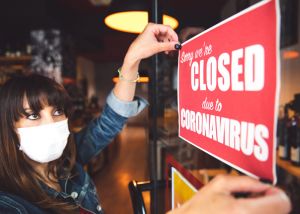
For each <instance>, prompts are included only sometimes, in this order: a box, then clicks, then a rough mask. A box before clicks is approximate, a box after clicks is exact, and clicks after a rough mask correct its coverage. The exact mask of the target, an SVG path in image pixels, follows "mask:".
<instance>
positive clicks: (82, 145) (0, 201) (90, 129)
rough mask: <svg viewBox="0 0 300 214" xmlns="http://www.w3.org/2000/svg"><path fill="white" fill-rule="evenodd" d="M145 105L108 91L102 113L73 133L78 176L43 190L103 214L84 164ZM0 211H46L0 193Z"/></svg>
mask: <svg viewBox="0 0 300 214" xmlns="http://www.w3.org/2000/svg"><path fill="white" fill-rule="evenodd" d="M146 105H147V101H146V100H144V99H142V98H139V97H135V99H134V101H132V102H124V101H121V100H119V99H118V98H117V97H116V96H115V95H114V94H113V92H111V93H110V94H109V96H108V97H107V100H106V105H105V107H104V110H103V112H102V114H101V116H100V117H99V118H96V119H94V120H93V121H91V122H90V123H89V124H88V126H87V127H86V128H85V129H83V130H81V131H80V132H79V133H76V134H74V138H75V143H76V146H77V163H76V165H75V167H76V171H77V175H76V176H75V177H72V178H70V179H66V180H60V181H59V183H60V186H61V189H62V192H57V191H56V190H54V189H52V188H50V187H48V186H46V185H45V184H42V187H43V189H44V190H45V191H46V192H47V193H48V194H49V195H51V196H52V197H56V198H60V199H62V200H64V201H66V202H70V203H75V204H77V205H78V206H79V207H80V209H83V210H86V211H88V212H90V213H103V211H102V208H101V205H100V203H99V198H98V196H97V191H96V187H95V185H94V183H93V181H92V180H91V178H90V177H89V175H88V174H87V173H86V172H85V171H84V170H83V165H84V164H86V163H87V162H88V161H89V160H90V159H91V158H92V157H94V156H95V155H97V154H98V153H99V152H100V151H101V150H102V149H103V148H105V147H106V146H107V145H108V144H109V143H110V142H111V140H112V139H113V138H114V137H115V136H116V135H117V134H118V133H119V132H120V130H121V129H122V128H123V125H124V124H125V122H126V121H127V118H128V117H131V116H135V115H137V114H138V113H139V112H141V111H142V110H143V109H144V108H145V106H146ZM0 213H7V214H10V213H11V214H12V213H22V214H27V213H34V214H44V213H45V211H43V210H41V209H40V208H38V207H37V206H35V205H33V204H32V203H29V202H28V201H26V199H23V198H20V197H18V196H15V195H12V194H9V193H4V192H0Z"/></svg>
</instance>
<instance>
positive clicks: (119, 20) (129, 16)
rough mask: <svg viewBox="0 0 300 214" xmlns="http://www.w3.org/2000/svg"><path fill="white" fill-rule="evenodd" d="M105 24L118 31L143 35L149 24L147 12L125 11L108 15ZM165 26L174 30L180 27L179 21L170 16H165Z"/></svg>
mask: <svg viewBox="0 0 300 214" xmlns="http://www.w3.org/2000/svg"><path fill="white" fill-rule="evenodd" d="M104 23H105V24H106V25H107V26H108V27H110V28H112V29H114V30H118V31H123V32H127V33H141V32H142V31H143V30H144V28H145V26H146V25H147V23H148V12H147V11H123V12H117V13H113V14H110V15H108V16H107V17H106V18H105V19H104ZM163 24H166V25H170V26H171V27H172V28H173V29H176V28H177V27H178V21H177V20H176V19H175V18H173V17H171V16H168V15H165V14H164V15H163Z"/></svg>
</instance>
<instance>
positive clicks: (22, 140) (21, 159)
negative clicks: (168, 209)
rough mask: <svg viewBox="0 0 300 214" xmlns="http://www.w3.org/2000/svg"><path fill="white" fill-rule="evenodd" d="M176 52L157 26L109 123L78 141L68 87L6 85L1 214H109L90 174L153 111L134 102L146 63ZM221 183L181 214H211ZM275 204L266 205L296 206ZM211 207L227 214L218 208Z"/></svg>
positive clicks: (142, 40)
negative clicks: (95, 160) (128, 127)
mask: <svg viewBox="0 0 300 214" xmlns="http://www.w3.org/2000/svg"><path fill="white" fill-rule="evenodd" d="M175 46H176V47H177V48H180V45H179V44H178V38H177V35H176V33H175V32H174V31H173V30H172V29H171V28H170V27H168V26H164V25H156V24H149V25H148V26H147V27H146V28H145V30H144V32H143V33H142V34H140V35H139V36H138V37H137V39H136V40H135V41H134V42H133V43H132V44H131V46H130V47H129V50H128V52H127V54H126V56H125V59H124V62H123V65H122V68H121V70H120V71H119V72H120V81H119V82H118V83H117V84H116V85H115V87H114V89H113V91H112V92H111V93H110V95H109V96H108V98H107V103H106V106H105V107H104V110H103V112H102V116H101V117H100V118H96V119H95V120H93V121H92V122H91V123H90V124H89V125H88V126H87V127H86V128H85V129H84V130H82V131H81V132H79V133H78V134H71V135H70V132H69V129H68V117H69V116H70V111H71V110H70V98H69V96H68V94H67V93H66V91H65V89H64V88H63V87H62V86H61V85H59V84H57V83H56V82H55V81H53V80H51V79H48V78H46V77H42V76H38V75H31V76H27V77H19V78H14V79H11V80H9V81H8V82H6V83H5V84H4V86H2V88H1V90H0V103H1V108H0V130H1V132H0V213H25V214H26V213H35V214H42V213H102V209H101V206H100V204H99V200H98V197H97V194H96V189H95V186H94V184H93V182H92V180H91V179H90V177H89V176H88V174H87V173H86V172H85V171H84V170H83V167H82V166H83V165H84V164H85V163H87V162H88V161H89V160H90V159H91V158H92V157H93V156H94V155H96V154H98V153H99V152H100V151H101V150H102V149H103V148H104V147H105V146H106V145H107V144H108V143H109V142H110V141H111V139H112V138H113V137H114V136H115V135H116V134H117V133H118V132H119V131H120V130H121V129H122V127H123V125H124V123H125V122H126V120H127V118H128V117H130V116H133V115H136V114H138V113H139V112H140V111H141V110H142V109H143V108H144V107H145V106H146V101H145V100H143V99H140V98H135V97H134V92H135V82H136V80H137V79H138V73H137V72H138V66H139V63H140V61H141V60H142V59H144V58H147V57H149V56H151V55H153V54H156V53H158V52H161V51H165V52H169V51H173V50H175V49H176V48H175ZM219 180H220V179H219ZM237 181H238V180H237V179H235V180H234V181H233V182H232V181H231V183H238V182H237ZM214 183H215V185H214ZM214 183H213V184H212V185H210V186H209V185H208V187H207V188H206V190H205V189H204V190H202V191H200V192H199V193H198V194H197V195H196V197H194V199H193V200H191V201H190V202H189V203H186V205H185V206H182V207H181V208H179V209H177V210H174V211H173V212H178V213H190V212H192V211H194V212H198V211H201V210H203V211H205V209H204V208H207V205H208V204H209V203H208V202H214V201H215V200H214V197H212V196H215V195H214V193H215V192H220V190H222V188H224V186H226V185H227V183H226V182H225V183H226V185H224V184H225V183H224V179H223V185H219V186H218V185H216V183H217V184H218V183H220V182H214ZM229 183H230V182H229ZM240 183H241V182H240ZM221 184H222V183H221ZM247 185H248V186H252V187H253V189H250V188H248V189H247V188H246V190H247V191H250V190H251V191H252V190H253V192H258V191H259V192H262V191H264V192H270V191H269V189H270V188H269V187H266V186H264V185H262V184H261V185H259V182H258V181H251V182H250V183H247V184H245V186H247ZM216 189H217V190H218V191H216ZM238 189H239V188H235V190H236V191H237V190H238ZM208 190H212V191H211V192H209V191H208ZM240 190H245V189H240ZM229 191H231V190H229V189H228V190H227V192H226V194H220V196H219V199H222V197H223V196H224V195H226V196H227V198H224V197H223V199H224V200H218V202H219V204H220V205H222V204H226V201H228V198H229V197H228V194H227V193H228V192H229ZM224 192H225V191H224ZM205 195H206V196H207V197H205ZM203 198H204V199H205V200H203ZM276 198H278V197H276ZM211 199H212V200H211ZM198 201H199V203H198ZM287 201H288V200H287ZM233 202H234V200H231V203H230V206H229V208H230V207H232V206H233V204H234V203H233ZM271 202H272V203H268V204H264V205H265V206H266V205H268V206H269V207H270V205H271V206H272V205H273V203H274V202H276V203H277V206H281V205H282V204H283V205H286V206H287V205H289V204H288V203H287V202H285V203H278V200H275V201H274V200H273V201H271ZM278 204H279V205H278ZM116 205H117V204H116ZM246 205H247V203H246ZM211 207H213V208H221V209H220V210H222V208H223V207H222V206H219V207H218V206H216V204H215V203H212V206H211ZM223 210H225V209H223ZM278 210H279V209H277V211H278ZM285 210H286V209H285ZM282 213H283V212H282Z"/></svg>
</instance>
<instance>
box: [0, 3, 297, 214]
mask: <svg viewBox="0 0 300 214" xmlns="http://www.w3.org/2000/svg"><path fill="white" fill-rule="evenodd" d="M257 2H260V0H200V1H199V0H185V1H180V0H122V1H121V0H26V1H21V0H9V1H1V3H0V29H1V32H0V90H1V85H3V84H4V83H5V82H6V81H7V80H9V79H10V78H12V77H15V76H22V75H27V74H30V73H38V74H42V75H45V76H48V77H51V78H54V79H55V80H56V81H58V82H59V83H61V84H63V85H64V87H65V89H66V90H67V91H68V93H69V94H70V96H71V99H72V105H73V108H74V112H73V114H72V116H71V118H69V121H70V125H71V129H72V131H73V132H78V131H80V130H82V129H84V127H85V126H86V125H87V124H88V123H89V122H90V121H91V120H92V119H93V118H95V117H98V116H99V115H101V112H102V110H103V108H104V104H105V100H106V97H107V95H108V94H109V92H110V91H111V89H112V88H113V86H114V84H115V83H116V82H117V81H119V76H118V72H117V70H118V68H119V67H120V66H121V65H122V62H123V59H124V56H125V54H126V51H127V49H128V47H129V45H130V44H131V42H132V41H133V40H134V39H135V38H136V37H137V35H138V34H139V33H140V32H142V30H143V28H144V27H145V25H146V24H147V22H157V23H164V24H168V25H170V26H171V27H172V28H173V29H174V30H175V31H176V33H177V34H178V35H179V40H180V42H184V41H186V40H188V39H190V38H192V37H193V36H195V35H197V34H199V33H201V32H203V31H205V30H206V29H208V28H210V27H212V26H214V25H216V24H217V23H219V22H221V21H222V20H225V19H226V18H228V17H230V16H232V15H234V14H237V13H238V12H240V11H242V10H244V9H246V8H248V7H250V6H251V5H254V4H255V3H257ZM279 2H280V13H281V20H280V22H281V27H280V63H281V74H280V75H281V89H280V99H279V114H278V127H277V145H276V147H277V150H278V154H277V155H276V156H277V158H276V171H277V177H278V182H277V186H279V187H280V188H282V189H284V190H285V191H286V192H287V194H288V196H289V197H290V198H291V201H292V204H293V210H292V213H295V214H296V213H300V203H299V201H300V157H299V156H300V155H299V154H300V153H299V154H298V160H295V159H292V157H291V151H290V150H291V149H294V150H295V149H296V150H297V151H300V115H299V114H300V100H299V99H300V15H299V14H300V13H299V11H300V3H299V1H298V0H280V1H279ZM136 11H139V13H136V14H130V12H131V13H132V12H136ZM121 12H122V13H121ZM125 12H128V13H125ZM118 14H119V15H121V17H116V15H118ZM137 15H141V17H137ZM127 16H128V17H127ZM241 27H243V26H241ZM237 30H238V29H237ZM220 36H221V37H224V39H225V38H226V37H227V36H229V35H220ZM177 66H178V53H177V52H175V51H174V52H171V53H169V54H168V55H166V54H158V55H155V56H153V57H151V58H149V59H145V60H143V61H142V62H141V65H140V67H139V74H140V81H139V82H138V83H137V85H136V94H137V95H138V96H141V97H143V98H145V99H147V100H148V102H149V106H148V107H147V108H146V109H144V110H143V111H142V112H141V113H140V114H139V115H137V116H135V117H133V118H130V119H129V120H128V122H127V124H126V125H125V127H124V128H123V130H122V131H121V132H120V133H119V134H118V135H117V137H116V138H115V139H113V140H112V142H111V143H110V144H109V146H107V147H106V148H105V149H104V150H103V151H101V152H100V153H99V154H98V155H97V156H96V157H94V158H93V159H92V160H91V161H90V162H89V163H88V164H86V165H85V166H84V169H85V170H86V171H87V172H88V173H89V175H90V176H91V178H92V180H93V182H94V183H95V185H96V187H97V193H98V195H99V196H100V198H101V206H102V209H103V210H104V211H105V213H108V214H110V213H112V214H114V213H153V214H158V213H164V212H165V211H167V210H169V209H170V208H171V203H170V200H171V193H170V189H168V188H166V186H168V185H167V183H168V181H169V179H170V178H169V177H168V174H167V173H166V168H167V167H168V163H167V160H169V161H170V159H171V160H172V161H173V162H176V164H178V165H180V166H181V167H183V168H184V169H185V170H187V171H188V172H189V173H190V174H192V175H193V176H194V178H196V179H197V180H198V181H199V182H201V183H202V184H206V183H207V182H209V181H210V180H211V179H213V178H214V177H215V176H216V175H218V174H233V175H238V174H242V173H241V172H239V171H238V170H237V169H234V168H232V167H230V166H229V165H227V164H225V163H223V162H221V161H219V160H218V159H216V158H214V157H212V156H210V155H209V154H207V153H205V152H203V151H202V150H200V149H198V148H197V147H194V146H193V145H191V144H189V143H186V142H185V141H184V140H183V139H181V138H179V137H178V106H177V89H178V87H177ZM298 80H299V81H298ZM292 138H293V139H297V140H293V139H292ZM279 151H285V152H279ZM0 213H1V211H0Z"/></svg>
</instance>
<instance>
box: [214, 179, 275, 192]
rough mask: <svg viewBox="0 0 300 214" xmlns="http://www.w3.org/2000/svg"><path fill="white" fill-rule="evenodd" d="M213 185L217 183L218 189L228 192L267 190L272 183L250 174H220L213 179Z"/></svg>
mask: <svg viewBox="0 0 300 214" xmlns="http://www.w3.org/2000/svg"><path fill="white" fill-rule="evenodd" d="M211 184H212V185H215V186H216V187H215V188H216V189H219V190H220V191H223V192H225V193H228V194H232V193H237V192H249V193H257V192H265V191H267V190H268V189H269V188H271V185H269V184H264V183H262V182H260V181H258V180H256V179H253V178H250V177H248V176H228V175H220V176H217V177H216V178H215V179H214V180H212V183H211Z"/></svg>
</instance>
